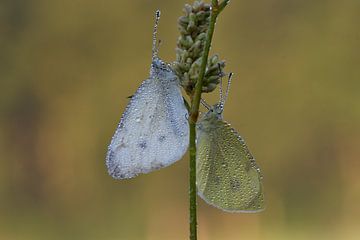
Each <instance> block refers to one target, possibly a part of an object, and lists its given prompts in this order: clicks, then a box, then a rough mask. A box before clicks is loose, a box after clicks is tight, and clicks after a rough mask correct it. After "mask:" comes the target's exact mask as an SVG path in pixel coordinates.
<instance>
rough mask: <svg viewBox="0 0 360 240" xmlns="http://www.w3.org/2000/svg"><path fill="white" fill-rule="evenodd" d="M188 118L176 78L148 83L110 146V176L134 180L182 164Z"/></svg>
mask: <svg viewBox="0 0 360 240" xmlns="http://www.w3.org/2000/svg"><path fill="white" fill-rule="evenodd" d="M186 114H187V110H186V108H185V105H184V102H183V98H182V96H181V92H180V89H179V86H178V83H177V79H176V76H175V75H174V76H173V78H172V79H168V78H166V79H162V78H160V77H158V76H153V77H151V78H149V79H147V80H145V81H144V82H143V83H142V84H141V86H140V87H139V88H138V90H137V92H136V93H135V94H134V95H133V97H132V98H131V100H130V102H129V104H128V106H127V107H126V110H125V112H124V113H123V115H122V118H121V120H120V124H119V126H118V128H117V130H116V132H115V134H114V137H113V139H112V141H111V143H110V145H109V148H108V153H107V158H106V163H107V167H108V171H109V174H110V175H111V176H113V177H114V178H117V179H123V178H131V177H135V176H137V175H138V174H140V173H148V172H151V171H153V170H156V169H159V168H162V167H165V166H168V165H170V164H172V163H173V162H175V161H177V160H179V159H180V158H181V157H182V156H183V155H184V153H185V152H186V150H187V147H188V132H189V130H188V122H187V120H186Z"/></svg>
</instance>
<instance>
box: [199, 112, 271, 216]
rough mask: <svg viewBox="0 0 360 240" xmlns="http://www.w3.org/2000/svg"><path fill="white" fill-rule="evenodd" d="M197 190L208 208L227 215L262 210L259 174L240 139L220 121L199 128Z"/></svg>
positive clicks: (201, 125)
mask: <svg viewBox="0 0 360 240" xmlns="http://www.w3.org/2000/svg"><path fill="white" fill-rule="evenodd" d="M199 126H200V127H198V137H197V155H196V160H197V189H198V194H199V196H200V197H201V198H202V199H204V200H205V201H206V202H207V203H209V204H210V205H213V206H215V207H217V208H220V209H222V210H224V211H229V212H257V211H260V210H262V209H264V196H263V189H262V183H261V178H262V177H261V174H260V170H259V168H258V167H257V165H256V163H255V159H254V158H253V157H252V155H251V154H250V152H249V150H248V148H247V147H246V145H245V142H244V140H243V139H242V138H241V137H240V135H239V134H238V133H237V132H235V130H234V129H232V128H231V127H230V125H229V124H227V123H225V122H223V121H222V120H220V119H219V120H216V121H214V122H212V123H211V125H209V123H208V122H206V123H201V122H200V124H199Z"/></svg>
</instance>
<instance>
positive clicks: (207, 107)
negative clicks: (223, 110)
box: [200, 98, 211, 110]
mask: <svg viewBox="0 0 360 240" xmlns="http://www.w3.org/2000/svg"><path fill="white" fill-rule="evenodd" d="M200 102H201V104H202V105H203V106H204V107H205V108H206V109H207V110H210V108H211V106H210V105H209V104H208V103H207V102H206V101H205V100H204V99H202V98H201V99H200Z"/></svg>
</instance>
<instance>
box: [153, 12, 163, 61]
mask: <svg viewBox="0 0 360 240" xmlns="http://www.w3.org/2000/svg"><path fill="white" fill-rule="evenodd" d="M160 13H161V12H160V10H156V12H155V25H154V31H153V44H152V59H153V60H154V59H155V58H157V55H158V51H159V45H160V41H159V43H158V44H157V39H156V36H157V28H158V25H159V20H160Z"/></svg>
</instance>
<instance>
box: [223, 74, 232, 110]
mask: <svg viewBox="0 0 360 240" xmlns="http://www.w3.org/2000/svg"><path fill="white" fill-rule="evenodd" d="M233 75H234V74H233V73H232V72H231V73H229V77H228V83H227V87H226V93H225V98H224V101H223V104H225V102H226V100H227V98H228V96H229V91H230V85H231V79H232V76H233Z"/></svg>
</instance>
